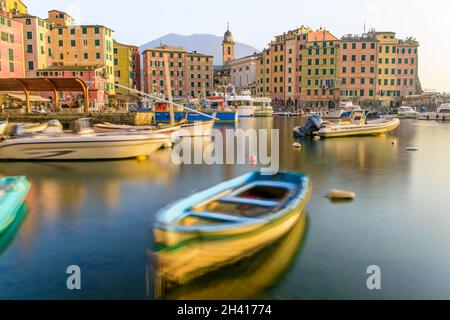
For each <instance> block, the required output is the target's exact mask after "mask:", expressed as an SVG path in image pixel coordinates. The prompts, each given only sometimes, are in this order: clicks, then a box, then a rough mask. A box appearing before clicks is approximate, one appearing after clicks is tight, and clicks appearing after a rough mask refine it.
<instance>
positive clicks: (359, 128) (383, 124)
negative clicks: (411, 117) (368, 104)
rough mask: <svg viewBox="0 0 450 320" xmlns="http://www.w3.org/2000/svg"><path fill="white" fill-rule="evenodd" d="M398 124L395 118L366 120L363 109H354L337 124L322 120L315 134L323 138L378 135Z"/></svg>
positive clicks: (393, 128) (391, 129)
mask: <svg viewBox="0 0 450 320" xmlns="http://www.w3.org/2000/svg"><path fill="white" fill-rule="evenodd" d="M399 125H400V120H399V119H397V118H394V119H378V120H373V121H366V117H365V114H364V111H354V112H353V113H352V115H351V116H350V118H349V119H348V120H345V121H341V122H340V123H338V124H330V123H326V122H324V123H323V124H322V127H321V128H320V130H319V131H318V132H317V135H319V136H320V137H323V138H337V137H350V136H370V135H380V134H385V133H388V132H391V131H393V130H395V129H397V127H398V126H399Z"/></svg>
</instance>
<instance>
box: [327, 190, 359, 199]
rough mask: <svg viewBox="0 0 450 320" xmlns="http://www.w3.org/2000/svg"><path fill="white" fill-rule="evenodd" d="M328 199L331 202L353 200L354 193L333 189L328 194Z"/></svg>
mask: <svg viewBox="0 0 450 320" xmlns="http://www.w3.org/2000/svg"><path fill="white" fill-rule="evenodd" d="M328 198H330V199H331V200H355V198H356V193H354V192H351V191H344V190H338V189H334V190H331V191H330V193H329V194H328Z"/></svg>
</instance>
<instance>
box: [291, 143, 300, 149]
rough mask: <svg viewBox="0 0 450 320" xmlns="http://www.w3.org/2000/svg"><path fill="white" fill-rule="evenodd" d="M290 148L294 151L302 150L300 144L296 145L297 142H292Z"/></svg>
mask: <svg viewBox="0 0 450 320" xmlns="http://www.w3.org/2000/svg"><path fill="white" fill-rule="evenodd" d="M292 147H293V148H295V149H301V148H302V145H301V144H300V143H298V142H294V143H293V144H292Z"/></svg>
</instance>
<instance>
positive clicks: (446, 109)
mask: <svg viewBox="0 0 450 320" xmlns="http://www.w3.org/2000/svg"><path fill="white" fill-rule="evenodd" d="M418 119H419V120H440V121H450V103H444V104H441V105H440V106H439V107H438V108H437V110H436V112H423V113H420V114H419V117H418Z"/></svg>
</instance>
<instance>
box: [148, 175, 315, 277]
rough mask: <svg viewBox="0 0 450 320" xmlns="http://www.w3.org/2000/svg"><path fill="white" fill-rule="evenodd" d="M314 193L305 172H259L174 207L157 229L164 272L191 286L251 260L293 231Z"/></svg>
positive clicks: (163, 213) (158, 257)
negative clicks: (215, 273)
mask: <svg viewBox="0 0 450 320" xmlns="http://www.w3.org/2000/svg"><path fill="white" fill-rule="evenodd" d="M310 194H311V182H310V180H309V178H308V177H307V176H305V175H303V174H296V173H278V174H277V175H274V176H264V175H261V174H260V173H259V172H254V173H249V174H246V175H243V176H241V177H238V178H236V179H233V180H231V181H228V182H224V183H221V184H219V185H217V186H215V187H213V188H211V189H208V190H206V191H203V192H200V193H197V194H194V195H192V196H190V197H188V198H186V199H184V200H181V201H179V202H177V203H175V204H173V205H170V206H168V207H167V208H165V209H162V210H161V211H160V212H159V213H158V214H157V217H156V222H155V225H154V236H155V242H156V252H155V253H154V255H155V257H156V260H157V261H158V269H159V270H160V272H161V273H162V274H163V275H164V277H165V278H166V279H167V281H170V282H173V283H176V284H186V283H189V282H190V281H192V280H193V279H195V278H197V277H199V276H202V275H204V274H205V273H208V272H210V271H213V270H216V269H218V268H221V267H223V266H225V265H228V264H230V263H235V262H237V261H240V260H241V259H243V258H245V257H249V256H251V255H253V254H254V253H256V252H258V251H259V250H261V249H262V248H264V247H266V246H268V245H270V244H272V243H273V242H275V241H277V240H278V239H280V238H281V237H282V236H283V235H286V234H287V233H288V232H289V231H290V230H292V228H293V227H294V226H295V225H296V223H297V222H298V221H299V219H300V217H301V215H302V214H303V209H304V207H305V205H306V203H307V202H308V200H309V197H310ZM193 248H194V250H192V249H193Z"/></svg>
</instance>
